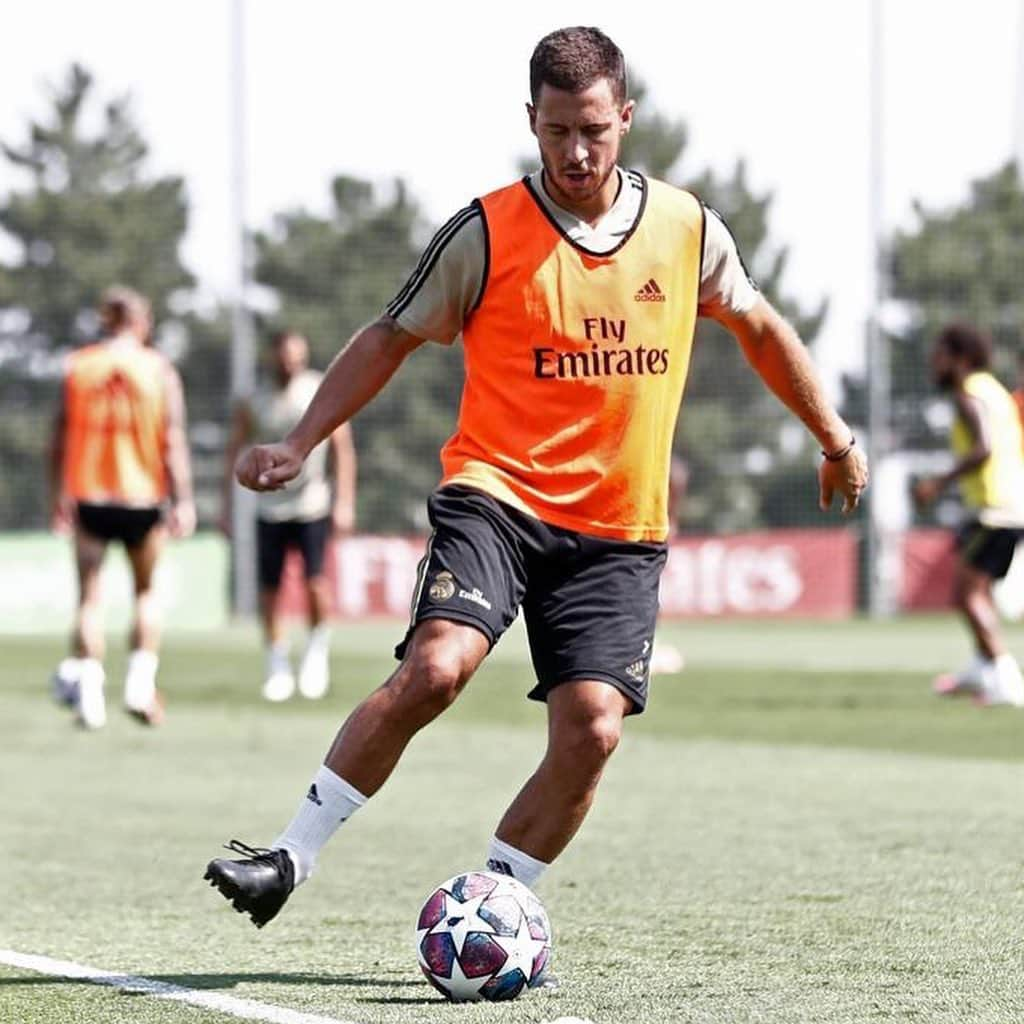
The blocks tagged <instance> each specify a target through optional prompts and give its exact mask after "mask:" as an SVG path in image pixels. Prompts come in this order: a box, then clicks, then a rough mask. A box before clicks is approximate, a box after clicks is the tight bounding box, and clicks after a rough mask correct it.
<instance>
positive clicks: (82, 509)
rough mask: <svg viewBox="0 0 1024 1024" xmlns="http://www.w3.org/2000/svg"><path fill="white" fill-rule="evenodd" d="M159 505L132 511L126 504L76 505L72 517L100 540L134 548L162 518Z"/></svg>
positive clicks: (162, 513) (84, 503)
mask: <svg viewBox="0 0 1024 1024" xmlns="http://www.w3.org/2000/svg"><path fill="white" fill-rule="evenodd" d="M163 515H164V512H163V508H161V507H160V506H159V505H154V506H149V507H147V508H134V507H131V506H128V505H91V504H89V503H88V502H79V503H78V505H77V507H76V510H75V516H76V518H77V520H78V525H79V526H80V527H81V528H82V529H83V530H84V531H85V532H86V533H88V534H90V535H91V536H93V537H98V538H99V539H100V540H105V541H114V540H119V541H120V542H121V543H122V544H124V546H125V547H126V548H135V547H138V546H139V545H140V544H141V543H142V542H143V541H144V540H145V539H146V537H147V536H148V535H149V531H150V530H152V529H153V527H154V526H157V525H158V524H159V523H160V521H161V520H162V519H163Z"/></svg>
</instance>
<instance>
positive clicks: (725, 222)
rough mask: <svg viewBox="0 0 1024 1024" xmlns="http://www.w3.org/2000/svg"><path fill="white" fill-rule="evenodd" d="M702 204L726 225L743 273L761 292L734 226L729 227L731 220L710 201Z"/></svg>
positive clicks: (754, 287)
mask: <svg viewBox="0 0 1024 1024" xmlns="http://www.w3.org/2000/svg"><path fill="white" fill-rule="evenodd" d="M700 205H701V206H703V207H704V209H705V211H707V212H709V213H713V214H714V215H715V216H716V217H717V218H718V220H719V221H720V222H721V224H722V227H724V228H725V230H726V231H727V232H728V233H729V237H730V238H731V239H732V244H733V247H734V248H735V249H736V255H737V256H738V257H739V261H740V266H741V267H742V268H743V273H744V274H746V277H747V282H748V283H749V285H750V287H751V288H753V289H754V291H756V292H759V291H760V290H761V289H760V288H758V286H757V282H756V281H755V280H754V278H753V277H752V276H751V274H750V271H749V270H748V269H747V264H746V263H745V262H744V260H743V253H742V252H741V251H740V246H739V243H738V242H737V241H736V236H735V235H734V234H733V233H732V228H731V227H729V222H728V221H727V220H726V219H725V218H724V217H723V216H722V215H721V214H720V213H719V212H718V211H717V210H716V209H715V208H714V207H713V206H711V205H710V204H709V203H705V202H701V204H700ZM706 230H707V229H706V227H705V231H706Z"/></svg>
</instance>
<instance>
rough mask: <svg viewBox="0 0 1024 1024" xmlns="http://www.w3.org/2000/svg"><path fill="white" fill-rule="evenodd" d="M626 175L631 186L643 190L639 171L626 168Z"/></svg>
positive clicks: (642, 178) (641, 176)
mask: <svg viewBox="0 0 1024 1024" xmlns="http://www.w3.org/2000/svg"><path fill="white" fill-rule="evenodd" d="M626 177H627V178H629V183H630V185H632V186H633V188H637V189H640V190H641V191H642V190H643V188H644V176H643V175H642V174H641V173H640V172H639V171H633V170H627V171H626Z"/></svg>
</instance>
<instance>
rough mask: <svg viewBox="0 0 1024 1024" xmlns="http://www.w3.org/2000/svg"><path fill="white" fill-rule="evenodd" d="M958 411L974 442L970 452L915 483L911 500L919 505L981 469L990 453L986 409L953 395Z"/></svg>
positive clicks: (973, 400)
mask: <svg viewBox="0 0 1024 1024" xmlns="http://www.w3.org/2000/svg"><path fill="white" fill-rule="evenodd" d="M954 401H955V402H956V408H957V412H958V413H959V414H960V417H961V418H962V419H963V421H964V423H965V424H966V426H967V430H968V432H969V433H970V435H971V438H972V440H973V443H972V445H971V449H970V451H968V452H967V454H966V455H964V456H963V458H961V459H957V461H956V463H955V464H954V465H953V467H952V469H950V470H949V471H948V472H946V473H943V474H941V475H940V476H933V477H926V478H925V479H923V480H918V481H917V482H916V483H915V484H914V500H915V501H916V502H917V503H918V504H919V505H929V504H931V502H933V501H934V500H935V499H936V498H937V497H938V496H939V495H940V494H941V493H942V492H943V491H944V490H945V489H946V488H947V487H948V486H949V485H950V484H951V483H953V481H954V480H959V479H960V477H962V476H964V474H966V473H970V472H972V471H973V470H975V469H977V468H978V467H979V466H981V465H982V464H983V463H985V461H986V460H987V459H988V458H989V456H991V454H992V430H991V427H990V426H989V422H988V416H987V415H986V413H985V406H984V405H983V404H982V403H981V402H980V401H979V400H978V399H977V398H975V397H974V396H973V395H968V394H967V393H966V392H964V391H957V392H955V394H954Z"/></svg>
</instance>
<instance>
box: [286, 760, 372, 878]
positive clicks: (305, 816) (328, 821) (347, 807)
mask: <svg viewBox="0 0 1024 1024" xmlns="http://www.w3.org/2000/svg"><path fill="white" fill-rule="evenodd" d="M365 803H366V797H365V796H363V794H362V793H360V792H359V790H358V789H356V788H355V787H354V786H350V785H349V784H348V783H347V782H346V781H345V780H344V779H343V778H341V777H340V776H338V775H335V774H334V772H332V771H331V769H330V768H328V767H327V765H325V764H322V765H320V768H319V770H318V771H317V773H316V775H314V776H313V782H312V785H310V787H309V792H308V793H306V796H305V798H304V799H303V801H302V803H301V804H300V805H299V809H298V810H297V811H296V812H295V817H294V818H292V820H291V822H290V823H289V825H288V827H287V828H286V829H285V830H284V831H283V832H282V833H281V834H280V835H279V836H278V837H277V839H275V840H274V842H273V843H272V844H271V845H272V846H273V848H274V849H275V850H287V851H288V853H289V855H290V856H291V858H292V864H293V865H294V866H295V884H296V885H301V884H302V883H303V882H304V881H305V880H306V879H307V878H309V876H310V875H311V874H312V873H313V865H314V864H315V863H316V858H317V854H319V853H320V850H321V848H322V847H323V845H324V844H325V843H326V842H327V840H328V839H330V838H331V836H333V835H334V833H335V832H336V831H337V830H338V829H339V828H340V827H341V825H342V824H343V823H344V822H346V821H348V819H349V818H351V817H352V815H353V814H355V812H356V811H358V810H359V808H360V807H362V806H363V804H365Z"/></svg>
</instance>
